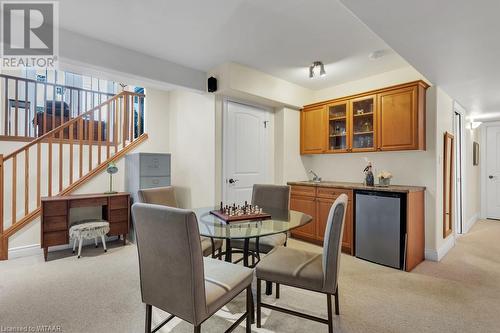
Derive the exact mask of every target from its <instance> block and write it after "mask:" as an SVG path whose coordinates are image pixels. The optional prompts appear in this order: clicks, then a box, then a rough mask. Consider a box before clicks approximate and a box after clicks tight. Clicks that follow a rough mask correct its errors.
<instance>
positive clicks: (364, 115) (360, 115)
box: [352, 112, 373, 117]
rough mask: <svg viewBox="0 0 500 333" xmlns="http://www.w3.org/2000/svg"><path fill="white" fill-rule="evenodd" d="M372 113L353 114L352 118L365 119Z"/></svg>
mask: <svg viewBox="0 0 500 333" xmlns="http://www.w3.org/2000/svg"><path fill="white" fill-rule="evenodd" d="M372 115H373V112H367V113H361V114H353V115H352V116H353V117H366V116H372Z"/></svg>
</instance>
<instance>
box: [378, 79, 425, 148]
mask: <svg viewBox="0 0 500 333" xmlns="http://www.w3.org/2000/svg"><path fill="white" fill-rule="evenodd" d="M424 104H425V88H424V86H422V85H413V86H410V87H405V88H401V89H394V90H389V91H385V92H382V93H380V94H378V105H379V107H378V109H379V117H378V150H416V149H425V105H424Z"/></svg>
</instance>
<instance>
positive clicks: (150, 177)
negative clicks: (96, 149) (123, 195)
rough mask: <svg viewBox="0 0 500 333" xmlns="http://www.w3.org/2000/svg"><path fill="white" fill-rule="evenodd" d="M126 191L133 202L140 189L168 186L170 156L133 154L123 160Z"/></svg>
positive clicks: (169, 181) (135, 200) (169, 182)
mask: <svg viewBox="0 0 500 333" xmlns="http://www.w3.org/2000/svg"><path fill="white" fill-rule="evenodd" d="M125 169H126V170H125V177H126V191H127V192H130V194H131V196H132V199H133V201H134V202H137V201H138V198H137V192H138V191H139V190H140V189H146V188H154V187H162V186H169V185H170V184H171V178H170V154H157V153H133V154H128V155H127V156H126V158H125Z"/></svg>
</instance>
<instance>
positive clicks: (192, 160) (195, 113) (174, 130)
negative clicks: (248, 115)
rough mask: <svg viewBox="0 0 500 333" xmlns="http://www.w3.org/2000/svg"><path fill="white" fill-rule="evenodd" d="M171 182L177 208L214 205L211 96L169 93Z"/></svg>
mask: <svg viewBox="0 0 500 333" xmlns="http://www.w3.org/2000/svg"><path fill="white" fill-rule="evenodd" d="M169 109H170V120H171V126H170V128H169V132H170V133H169V137H170V142H171V151H172V185H174V186H175V187H176V195H177V200H178V201H179V204H180V206H181V207H184V208H193V207H203V206H211V205H213V204H215V97H214V95H212V94H206V93H193V92H188V91H180V90H179V91H172V92H171V93H170V102H169Z"/></svg>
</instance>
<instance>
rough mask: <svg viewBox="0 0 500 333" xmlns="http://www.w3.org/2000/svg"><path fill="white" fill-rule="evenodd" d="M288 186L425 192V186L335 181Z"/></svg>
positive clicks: (305, 182) (298, 183)
mask: <svg viewBox="0 0 500 333" xmlns="http://www.w3.org/2000/svg"><path fill="white" fill-rule="evenodd" d="M287 184H288V185H300V186H314V187H334V188H345V189H350V190H372V191H386V192H400V193H409V192H421V191H425V186H407V185H391V186H378V185H375V186H366V185H364V184H363V183H349V182H335V181H321V182H320V183H316V182H312V181H297V182H288V183H287Z"/></svg>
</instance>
